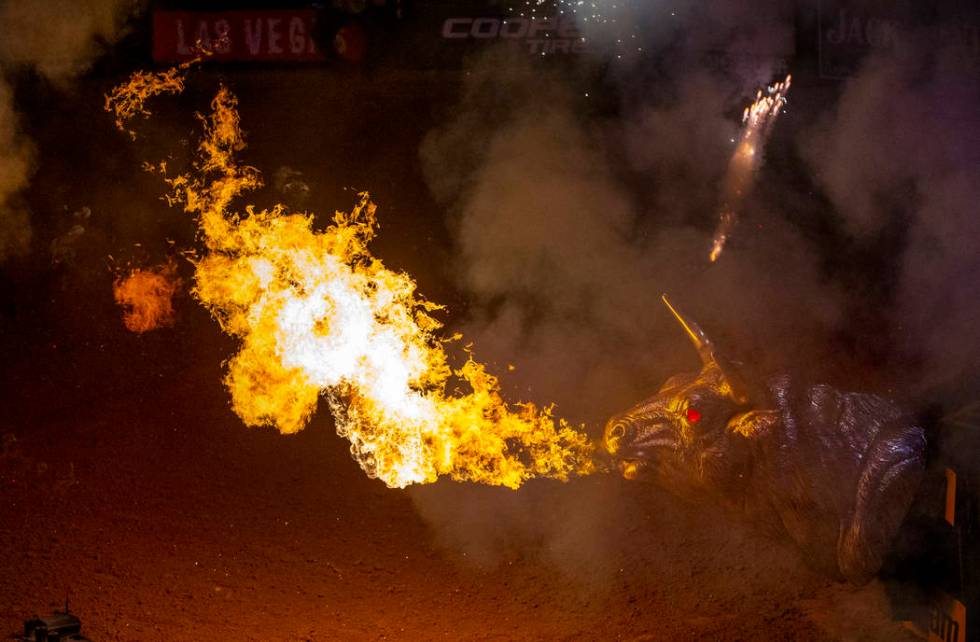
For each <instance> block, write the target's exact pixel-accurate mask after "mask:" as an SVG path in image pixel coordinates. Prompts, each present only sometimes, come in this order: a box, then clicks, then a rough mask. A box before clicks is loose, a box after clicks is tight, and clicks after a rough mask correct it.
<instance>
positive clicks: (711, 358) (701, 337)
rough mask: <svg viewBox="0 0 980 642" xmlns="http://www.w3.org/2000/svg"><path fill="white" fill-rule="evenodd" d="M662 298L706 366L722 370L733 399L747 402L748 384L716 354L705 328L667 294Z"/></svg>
mask: <svg viewBox="0 0 980 642" xmlns="http://www.w3.org/2000/svg"><path fill="white" fill-rule="evenodd" d="M660 299H661V300H662V301H663V302H664V305H666V306H667V309H668V310H670V312H671V314H673V315H674V318H675V319H677V322H678V323H680V324H681V327H682V328H684V332H686V333H687V336H688V338H690V339H691V343H693V344H694V347H695V348H697V351H698V355H699V356H700V357H701V362H702V363H703V364H704V365H706V366H708V365H714V366H715V367H717V368H718V369H719V370H721V373H722V376H723V377H724V379H725V381H726V382H727V384H728V388H729V390H728V392H729V394H730V395H731V397H732V399H734V400H735V401H736V402H737V403H747V402H748V400H749V398H750V396H751V395H750V394H749V388H748V386H746V385H745V382H744V381H742V378H741V377H740V376H739V375H738V373H737V372H736V370H735V369H734V368H732V367H731V366H730V364H729V363H728V362H727V361H726V360H725V359H721V358H719V357H718V355H716V354H715V346H714V344H713V343H711V339H709V338H708V335H706V334H705V333H704V330H702V329H701V326H699V325H698V324H697V323H695V322H694V320H693V319H688V318H685V317H684V315H682V314H681V313H680V312H678V311H677V308H675V307H674V306H673V305H671V303H670V301H669V300H668V299H667V295H666V294H663V295H661V296H660Z"/></svg>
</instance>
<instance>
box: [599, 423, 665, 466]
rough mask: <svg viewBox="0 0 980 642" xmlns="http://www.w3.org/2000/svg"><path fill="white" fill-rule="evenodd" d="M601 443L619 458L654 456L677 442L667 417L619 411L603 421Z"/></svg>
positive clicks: (637, 458)
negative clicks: (620, 413)
mask: <svg viewBox="0 0 980 642" xmlns="http://www.w3.org/2000/svg"><path fill="white" fill-rule="evenodd" d="M602 445H603V447H604V448H605V449H606V451H607V452H608V453H609V454H610V455H613V456H614V457H616V458H617V459H621V460H624V459H626V460H643V459H649V458H651V457H654V456H656V455H655V453H656V452H658V451H660V450H662V449H669V450H672V449H675V448H677V445H678V434H677V429H676V426H675V425H674V423H673V422H672V421H670V419H669V418H668V417H665V416H661V415H659V414H658V415H656V416H643V417H633V416H630V415H618V416H616V417H613V418H612V419H610V420H609V421H608V422H607V423H606V428H605V430H604V431H603V438H602Z"/></svg>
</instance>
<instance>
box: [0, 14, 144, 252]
mask: <svg viewBox="0 0 980 642" xmlns="http://www.w3.org/2000/svg"><path fill="white" fill-rule="evenodd" d="M127 8H128V9H130V10H132V9H135V8H136V5H135V4H134V3H133V2H132V1H131V0H82V1H75V0H45V1H43V2H15V1H8V2H2V3H0V32H2V33H3V38H2V39H0V262H3V261H4V260H6V259H7V258H8V257H10V256H13V255H18V254H23V253H25V252H27V251H28V249H29V247H30V241H31V236H32V230H31V225H30V217H29V214H28V212H27V210H26V209H25V207H24V205H23V203H22V202H21V200H20V199H19V197H18V195H19V194H20V193H21V192H22V191H23V190H24V189H25V188H26V187H27V185H28V184H29V181H30V177H31V175H32V174H33V170H34V163H35V161H36V158H35V154H34V148H33V146H32V145H31V144H30V141H29V140H28V139H27V137H26V136H25V134H24V133H23V131H22V130H21V128H20V125H19V122H20V119H19V118H18V116H17V109H16V103H15V96H14V93H15V91H14V84H15V76H16V74H18V73H20V72H22V71H24V70H33V71H35V72H36V73H38V74H39V75H41V76H42V77H44V78H45V79H47V80H48V81H50V82H52V83H54V84H55V85H57V86H59V87H61V88H63V89H64V88H67V87H68V85H69V84H70V82H71V81H72V80H74V79H75V78H77V77H78V76H80V75H81V74H82V73H84V72H85V71H87V70H88V69H89V67H90V66H91V64H92V62H93V61H94V60H95V58H96V57H97V56H98V55H99V54H100V53H101V52H102V51H103V50H104V49H105V47H107V46H108V45H111V44H112V43H114V42H115V41H116V40H117V39H118V38H119V37H120V35H121V34H122V26H123V22H124V20H123V19H124V17H125V16H126V14H127Z"/></svg>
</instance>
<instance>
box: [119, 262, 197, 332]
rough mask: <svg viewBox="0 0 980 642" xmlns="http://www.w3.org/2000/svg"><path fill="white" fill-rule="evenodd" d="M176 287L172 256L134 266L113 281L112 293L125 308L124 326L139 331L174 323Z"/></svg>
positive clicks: (175, 270) (175, 269) (178, 283)
mask: <svg viewBox="0 0 980 642" xmlns="http://www.w3.org/2000/svg"><path fill="white" fill-rule="evenodd" d="M179 289H180V278H179V277H178V276H177V265H176V264H175V263H174V262H173V260H170V261H168V262H167V263H164V264H163V265H160V266H158V267H156V268H153V269H150V270H141V269H139V268H136V269H134V270H133V271H132V272H130V273H129V276H127V277H125V278H119V279H116V281H115V282H114V283H113V284H112V294H113V297H114V298H115V300H116V303H118V304H119V305H121V306H122V307H123V310H124V312H123V323H124V324H125V325H126V329H127V330H129V331H130V332H137V333H140V334H142V333H144V332H148V331H149V330H156V329H157V328H163V327H167V326H171V325H173V323H174V307H173V298H174V294H176V293H177V290H179Z"/></svg>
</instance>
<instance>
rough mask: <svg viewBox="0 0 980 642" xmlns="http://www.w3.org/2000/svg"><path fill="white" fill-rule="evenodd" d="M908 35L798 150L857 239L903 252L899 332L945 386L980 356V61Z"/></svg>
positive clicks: (871, 65)
mask: <svg viewBox="0 0 980 642" xmlns="http://www.w3.org/2000/svg"><path fill="white" fill-rule="evenodd" d="M904 43H905V46H903V47H900V48H897V49H895V50H893V51H890V52H887V53H881V54H878V55H876V56H874V57H872V58H871V59H869V60H868V61H867V62H866V64H865V65H864V67H863V69H862V70H861V72H860V73H859V74H858V75H857V76H856V77H854V78H853V79H851V80H850V81H849V82H847V84H846V86H845V87H844V90H843V92H842V94H841V97H840V100H839V102H838V104H837V105H836V107H835V108H834V109H832V110H831V111H830V112H829V113H828V114H826V116H825V117H824V118H823V119H822V120H821V121H820V122H819V123H817V124H816V125H814V126H813V128H812V129H811V130H810V131H808V132H807V133H806V135H804V136H803V137H802V138H801V144H800V150H801V154H802V155H803V157H804V158H806V159H807V161H808V163H809V164H810V166H811V167H812V170H813V174H814V176H816V177H817V180H818V182H819V184H820V185H821V187H823V189H824V191H825V193H826V194H827V196H828V197H829V198H830V200H831V202H832V203H833V205H834V208H835V210H836V213H837V214H839V215H840V216H841V217H842V219H843V223H844V225H845V226H846V228H847V230H848V231H849V233H850V234H852V235H853V236H854V237H855V238H856V239H858V243H860V244H864V245H866V246H870V247H875V246H879V247H883V248H885V249H891V250H892V251H894V252H895V256H894V258H893V260H892V265H893V270H894V272H893V275H892V277H891V282H890V283H888V284H887V285H888V292H887V294H888V297H887V300H886V301H885V303H886V304H887V305H889V306H890V307H892V309H893V313H894V316H893V318H894V319H895V321H894V325H893V327H892V328H891V331H892V332H893V333H894V334H895V338H896V341H897V342H899V343H900V344H901V346H902V347H903V348H904V350H905V351H906V352H907V353H908V355H909V357H910V358H913V359H916V360H917V361H919V362H920V363H921V365H922V366H923V367H922V370H921V373H922V376H921V378H920V379H919V380H918V381H916V382H915V385H916V386H917V387H918V388H920V389H922V390H924V391H931V392H933V393H937V394H942V388H943V387H944V386H946V387H948V386H950V385H955V381H956V380H957V379H960V378H962V377H964V376H972V377H975V376H976V374H977V373H976V363H977V362H978V358H980V327H978V325H977V323H976V319H977V318H980V300H978V299H977V297H976V295H975V292H974V288H973V284H974V283H976V280H977V277H978V276H980V251H978V250H980V240H978V238H980V237H978V236H977V234H975V233H974V231H975V230H977V212H976V204H977V202H980V122H978V119H977V105H978V104H980V91H978V87H977V84H976V82H975V81H974V79H975V78H976V74H977V71H978V65H977V62H978V61H977V57H976V52H970V51H968V50H964V49H963V48H959V47H955V46H947V47H945V48H939V49H937V48H935V47H934V46H931V45H932V42H931V41H930V40H929V39H928V38H927V37H926V34H907V36H906V39H905V40H904ZM971 53H972V55H970V54H971ZM889 237H891V238H896V240H894V241H892V242H891V247H889V245H888V244H887V241H884V242H883V241H882V239H888V238H889Z"/></svg>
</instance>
